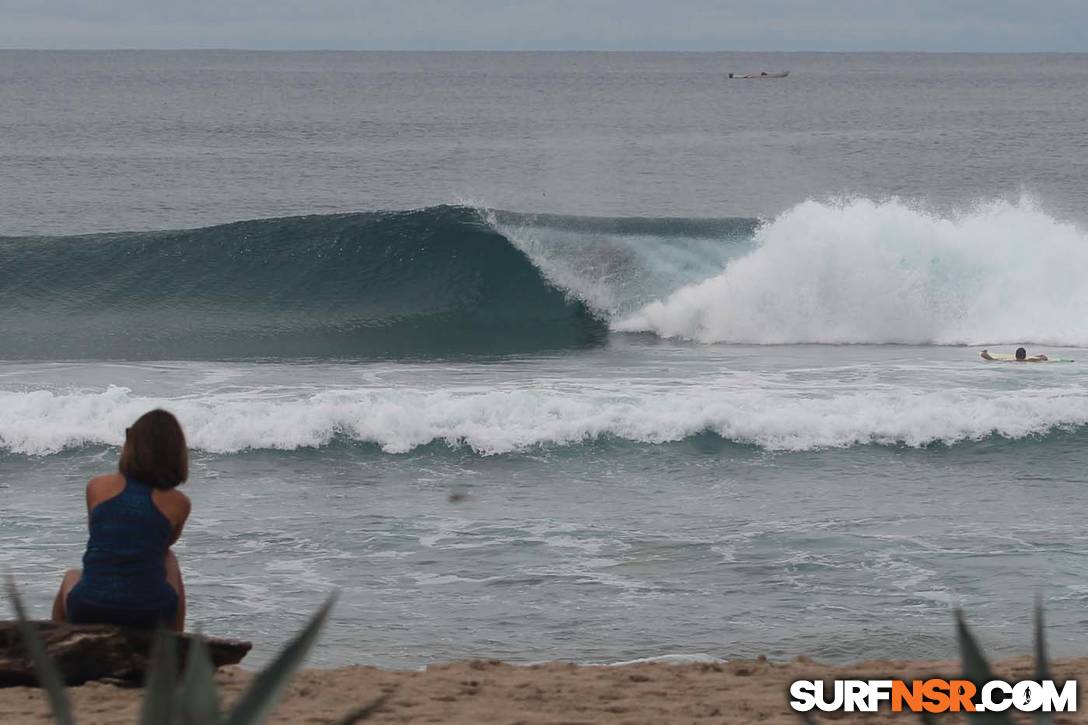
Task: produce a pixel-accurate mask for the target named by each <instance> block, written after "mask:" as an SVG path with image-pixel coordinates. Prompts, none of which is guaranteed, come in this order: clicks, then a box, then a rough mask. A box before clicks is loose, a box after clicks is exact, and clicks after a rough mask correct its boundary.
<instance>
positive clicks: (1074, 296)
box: [613, 199, 1088, 347]
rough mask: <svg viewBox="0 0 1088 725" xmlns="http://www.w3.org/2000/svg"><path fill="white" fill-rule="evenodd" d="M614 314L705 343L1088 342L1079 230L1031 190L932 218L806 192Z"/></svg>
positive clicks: (1086, 253) (643, 327)
mask: <svg viewBox="0 0 1088 725" xmlns="http://www.w3.org/2000/svg"><path fill="white" fill-rule="evenodd" d="M754 244H755V249H754V250H753V251H751V252H750V253H748V254H746V255H743V256H741V257H739V258H736V259H734V260H732V261H730V262H729V263H728V264H727V265H725V267H724V269H723V270H721V271H720V272H719V273H718V274H716V275H714V276H713V277H711V278H710V279H707V280H704V281H702V282H699V283H695V284H691V285H687V286H684V287H682V288H680V289H679V290H677V291H675V292H673V293H672V294H670V295H668V296H666V297H664V298H663V299H661V300H657V301H654V302H651V303H649V304H647V305H646V306H644V307H643V308H642V309H641V310H638V311H636V312H634V313H632V314H630V315H628V316H626V317H624V318H623V319H621V320H618V321H617V322H616V323H615V324H614V325H613V327H614V329H616V330H624V331H649V332H653V333H656V334H658V335H660V336H663V337H679V338H686V339H690V340H697V341H700V342H744V343H755V344H779V343H905V344H936V345H956V344H982V343H991V344H992V343H1015V342H1035V343H1042V344H1050V345H1066V346H1071V347H1075V346H1082V345H1085V344H1088V285H1086V284H1085V282H1084V270H1085V269H1088V235H1086V234H1085V233H1084V232H1083V231H1081V230H1080V229H1078V228H1077V227H1075V226H1074V225H1072V224H1069V223H1065V222H1061V221H1059V220H1056V219H1054V218H1053V217H1051V216H1049V215H1047V214H1046V213H1045V212H1043V211H1042V210H1041V209H1040V208H1038V206H1037V205H1035V204H1034V203H1033V202H1031V201H1030V200H1022V201H1020V202H1019V203H1009V202H1004V201H998V202H991V203H987V204H982V205H979V206H978V207H976V208H974V209H972V210H970V211H967V212H963V213H959V214H953V215H946V216H941V215H938V214H935V213H931V212H927V211H924V210H921V209H919V208H917V207H915V206H912V205H910V204H906V203H904V202H901V201H896V200H890V201H884V202H876V201H871V200H867V199H854V200H849V201H845V202H842V203H838V204H830V203H819V202H815V201H808V202H805V203H803V204H799V205H798V206H796V207H794V208H792V209H790V210H789V211H787V212H786V213H784V214H782V215H781V216H779V217H777V218H776V219H774V220H773V221H770V222H768V223H766V224H763V225H761V226H760V227H759V229H758V230H756V232H755V240H754Z"/></svg>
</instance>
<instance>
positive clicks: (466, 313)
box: [0, 207, 607, 360]
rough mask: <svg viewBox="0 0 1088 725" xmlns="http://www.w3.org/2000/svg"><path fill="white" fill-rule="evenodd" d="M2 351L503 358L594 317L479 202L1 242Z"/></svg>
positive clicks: (594, 331) (549, 341) (587, 337)
mask: <svg viewBox="0 0 1088 725" xmlns="http://www.w3.org/2000/svg"><path fill="white" fill-rule="evenodd" d="M0 310H2V311H3V314H2V315H0V357H4V358H23V359H26V358H31V359H128V360H139V359H223V358H231V357H245V358H254V357H310V356H324V357H329V356H331V357H337V356H343V357H372V356H396V355H446V354H451V353H485V354H488V353H504V352H520V351H533V350H546V349H553V348H568V347H579V346H586V345H594V344H597V343H599V342H600V341H601V340H602V339H603V338H604V336H605V335H606V334H607V325H606V323H605V322H604V321H602V320H601V319H599V318H598V317H597V316H595V315H594V314H593V313H592V312H591V311H590V309H589V308H588V307H587V306H586V305H585V304H584V303H583V302H582V301H580V300H578V299H576V298H575V297H573V296H571V295H568V294H566V293H565V292H564V291H562V290H560V289H558V288H557V287H556V286H555V285H554V284H552V283H551V282H549V281H548V280H547V279H546V278H545V277H544V276H543V275H542V273H541V272H540V270H539V269H538V268H537V267H535V266H534V265H533V264H532V263H531V262H530V260H529V258H528V257H527V256H526V254H525V253H524V252H522V251H521V250H519V249H518V248H516V247H515V246H514V245H512V244H511V243H510V241H509V240H508V239H507V238H505V237H504V236H502V235H501V234H500V233H499V232H498V231H496V230H495V228H493V227H492V226H491V225H489V224H488V223H487V221H486V220H485V219H484V218H483V217H482V216H481V215H480V214H479V213H478V212H476V211H474V210H471V209H466V208H460V207H436V208H431V209H424V210H419V211H410V212H394V213H363V214H338V215H327V216H308V217H297V218H285V219H268V220H260V221H246V222H240V223H236V224H227V225H221V226H214V227H209V228H205V229H196V230H183V231H163V232H149V233H123V234H97V235H91V236H78V237H54V238H27V237H19V238H0Z"/></svg>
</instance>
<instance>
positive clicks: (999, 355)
mask: <svg viewBox="0 0 1088 725" xmlns="http://www.w3.org/2000/svg"><path fill="white" fill-rule="evenodd" d="M990 357H991V358H992V361H993V362H1017V360H1016V356H1015V355H1011V354H1009V353H1004V352H991V353H990ZM982 359H983V360H985V359H986V358H982ZM1036 362H1073V360H1072V359H1070V358H1067V357H1050V356H1049V355H1048V356H1047V359H1046V360H1038V361H1036Z"/></svg>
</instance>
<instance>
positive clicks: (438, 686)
mask: <svg viewBox="0 0 1088 725" xmlns="http://www.w3.org/2000/svg"><path fill="white" fill-rule="evenodd" d="M1032 668H1033V665H1032V661H1031V659H1030V658H1028V657H1022V658H1016V659H1011V660H1006V661H1003V662H1001V663H999V664H998V665H997V666H996V672H997V674H998V676H1003V677H1007V678H1009V679H1023V678H1028V677H1030V676H1031V674H1032ZM958 670H959V667H958V665H957V663H955V662H951V661H945V662H925V661H911V662H906V661H874V662H865V663H860V664H856V665H849V666H831V665H824V664H819V663H814V662H811V661H807V660H804V659H798V660H795V661H793V662H789V663H771V662H767V661H765V660H751V661H736V662H727V663H723V664H685V665H670V664H662V663H640V664H630V665H622V666H614V667H600V666H577V665H573V664H565V663H549V664H543V665H534V666H528V667H525V666H514V665H509V664H505V663H502V662H497V661H491V662H488V661H473V662H457V663H451V664H442V665H434V666H431V667H429V668H427V669H426V670H424V671H389V670H381V669H378V668H374V667H344V668H339V669H332V670H307V671H305V672H302V673H301V674H299V675H298V676H297V677H296V678H295V679H294V681H293V682H292V684H291V685H290V687H289V689H288V692H287V695H286V696H285V698H284V699H283V701H282V702H281V704H280V706H279V708H278V709H277V711H276V715H275V717H273V719H272V721H271V722H275V723H332V722H335V721H336V720H337V719H338V718H341V717H343V716H344V715H345V714H347V713H348V712H351V711H352V710H354V709H357V708H359V707H361V706H363V705H366V704H368V703H370V702H372V701H374V700H375V699H377V698H379V697H382V696H383V695H384V696H387V697H386V701H385V703H384V705H383V706H382V707H381V709H380V710H379V711H378V712H377V713H376V714H375V715H373V716H372V717H371V719H370V720H369V722H376V723H482V722H492V723H511V724H512V723H569V724H573V723H690V722H707V723H752V722H766V723H779V722H781V723H789V722H794V723H795V722H799V719H798V718H797V716H796V715H795V714H792V713H791V712H790V711H789V708H788V704H787V690H788V687H789V683H790V682H792V681H793V680H795V679H800V678H805V679H808V678H832V679H833V678H836V677H854V676H860V677H873V678H876V677H889V676H893V677H916V676H929V675H938V676H941V675H943V676H953V675H956V674H957V672H958ZM1053 671H1054V675H1055V677H1056V678H1057V679H1061V680H1064V679H1069V678H1076V677H1078V676H1079V677H1083V676H1084V675H1085V673H1086V672H1088V658H1081V659H1072V660H1062V661H1058V662H1055V663H1053ZM252 676H253V675H252V673H250V672H247V671H245V670H243V669H240V668H227V669H225V670H223V671H221V672H220V674H219V682H220V685H221V687H222V691H223V693H224V697H225V699H227V700H230V699H233V698H235V697H237V696H238V694H239V693H240V691H241V690H242V689H243V688H244V687H245V685H246V684H247V683H248V682H249V681H250V680H251V678H252ZM70 695H71V697H72V700H73V702H74V704H75V710H76V715H77V718H78V722H79V723H81V725H114V724H117V723H129V722H135V719H136V715H137V712H138V705H139V700H140V691H139V690H136V689H123V688H118V687H114V686H112V685H104V684H97V683H96V684H89V685H85V686H83V687H77V688H72V689H71V690H70ZM1081 697H1082V695H1081ZM823 719H827V720H832V719H834V720H835V721H836V722H871V723H884V722H888V723H891V722H915V719H914V718H913V717H912V716H909V715H893V714H891V713H888V712H882V713H879V714H877V715H873V716H860V715H850V716H847V715H844V714H837V715H835V716H834V717H831V716H825V718H823ZM47 721H48V705H47V704H46V703H45V701H44V699H43V698H42V694H41V692H40V691H38V690H35V689H30V688H9V689H4V690H0V722H4V723H8V724H10V725H17V724H21V723H41V722H47ZM942 721H944V722H955V721H956V720H955V719H954V718H951V717H949V718H943V719H942ZM1025 722H1027V721H1026V720H1025ZM1056 722H1059V723H1074V722H1076V723H1081V722H1088V715H1086V714H1085V713H1083V712H1082V713H1078V714H1076V715H1074V716H1060V717H1057V718H1056Z"/></svg>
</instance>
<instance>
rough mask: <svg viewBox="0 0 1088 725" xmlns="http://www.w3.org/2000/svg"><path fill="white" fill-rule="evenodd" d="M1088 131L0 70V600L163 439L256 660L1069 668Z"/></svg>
mask: <svg viewBox="0 0 1088 725" xmlns="http://www.w3.org/2000/svg"><path fill="white" fill-rule="evenodd" d="M764 69H766V70H778V69H788V70H790V71H791V74H790V77H789V78H787V79H784V80H780V81H739V80H729V79H728V78H727V76H726V74H727V73H728V72H730V71H734V72H741V71H750V70H756V71H758V70H764ZM1086 108H1088V56H1080V55H1055V56H1050V55H1025V56H1014V55H993V56H984V55H949V56H944V55H910V54H876V55H838V54H812V55H808V54H777V55H776V54H768V55H758V54H730V53H722V54H622V53H621V54H612V53H609V54H592V53H589V54H579V53H573V54H490V53H480V54H473V53H464V54H435V53H240V52H179V53H165V52H163V53H160V52H89V53H54V52H25V51H18V52H16V51H7V52H0V168H2V169H3V170H4V173H3V174H0V235H3V236H0V502H2V505H0V570H3V571H8V572H11V573H12V574H14V576H15V578H16V580H17V581H18V583H19V585H20V587H21V588H22V589H23V590H24V592H25V594H26V596H27V598H28V599H29V601H30V603H31V604H32V605H33V606H34V608H35V609H36V610H37V611H38V612H39V613H41V614H42V615H43V616H44V615H45V613H46V612H47V607H48V606H49V602H50V600H51V597H52V594H53V592H54V591H55V587H56V584H57V583H59V579H60V575H61V573H62V571H63V570H64V569H66V568H69V567H71V566H75V565H76V564H77V563H78V558H79V556H80V555H81V553H82V547H83V544H84V543H85V512H84V511H83V502H82V487H83V485H84V483H85V482H86V479H87V478H88V477H90V476H92V475H95V474H97V473H102V472H105V471H108V470H110V469H111V468H113V467H114V466H115V464H116V458H117V455H118V445H119V443H120V441H121V438H122V435H123V430H124V428H125V426H126V425H128V424H129V423H130V422H131V421H132V420H134V419H135V418H136V417H137V416H138V415H139V414H141V413H143V412H144V411H146V410H147V409H149V408H152V407H155V406H162V407H166V408H168V409H170V410H172V411H173V412H175V413H176V414H177V415H178V416H179V418H180V419H181V421H182V424H183V425H184V427H185V429H186V432H187V434H188V438H189V442H190V444H191V446H192V449H193V452H192V455H193V475H192V480H191V481H190V482H189V483H188V484H187V485H186V491H187V492H188V493H189V494H190V496H191V497H192V498H193V501H194V514H193V517H192V520H191V522H190V524H189V525H188V527H187V530H186V532H185V535H184V537H183V539H182V541H181V543H180V544H179V545H178V547H177V552H178V556H179V559H180V560H181V562H182V567H183V571H184V573H185V576H186V581H187V586H188V592H189V597H190V616H191V622H192V623H193V624H199V625H200V626H201V627H202V628H203V629H204V630H205V631H207V632H209V633H215V634H226V635H233V636H241V637H246V638H250V639H253V640H255V641H256V642H257V643H258V649H257V651H256V652H255V654H254V658H253V659H254V662H260V661H263V660H265V659H267V657H268V656H269V652H271V651H272V647H273V645H275V644H278V643H279V642H281V641H282V640H283V639H284V638H285V637H286V636H287V633H288V632H290V631H292V630H294V629H296V628H297V627H299V626H301V624H302V622H303V621H304V620H305V618H306V616H307V615H308V614H309V613H310V612H312V611H313V610H314V609H315V608H316V607H317V606H318V604H319V603H320V602H321V601H322V600H323V599H324V597H325V596H326V595H327V594H328V593H329V592H331V591H334V590H338V591H339V592H340V599H339V602H338V604H337V607H336V610H335V612H334V616H333V620H332V622H331V624H330V626H329V628H328V630H327V632H326V634H325V636H324V639H323V640H322V643H321V645H320V647H319V650H318V652H317V654H316V656H315V662H316V663H318V664H323V665H333V664H346V663H361V664H376V665H382V666H394V667H416V666H421V665H424V664H426V663H428V662H434V661H441V660H450V659H461V658H468V657H501V658H504V659H507V660H511V661H515V662H532V661H538V660H544V659H567V660H573V661H580V662H614V661H622V660H630V659H635V658H639V657H653V656H663V655H696V654H704V655H711V656H714V657H722V658H731V657H751V656H755V655H759V654H766V655H768V656H771V657H779V658H786V657H792V656H796V655H801V654H804V655H807V656H811V657H816V658H820V659H826V660H831V661H851V660H857V659H861V658H873V657H894V658H907V657H947V656H950V655H951V654H952V653H953V652H954V636H953V631H952V628H951V622H952V608H953V607H954V606H957V605H959V606H962V607H964V608H965V610H966V611H967V613H968V617H969V619H970V620H971V621H972V623H973V624H974V625H975V626H976V628H977V629H978V631H979V633H980V635H981V638H982V640H983V642H984V643H985V645H986V646H987V647H988V648H989V649H990V650H992V651H994V652H995V653H1000V654H1011V653H1020V652H1025V651H1027V648H1028V647H1029V643H1030V639H1031V635H1030V631H1031V630H1030V619H1031V606H1032V601H1033V598H1034V597H1035V596H1036V594H1039V595H1041V596H1042V597H1043V600H1044V602H1045V603H1046V606H1047V615H1048V620H1049V625H1050V632H1051V634H1050V637H1051V642H1052V648H1053V649H1054V650H1055V652H1056V653H1058V654H1073V653H1080V654H1082V653H1083V652H1084V650H1085V648H1086V646H1088V636H1086V635H1085V634H1084V633H1085V631H1088V630H1086V629H1085V626H1084V624H1085V617H1084V614H1083V612H1084V611H1085V605H1086V604H1088V585H1086V584H1085V581H1086V578H1088V533H1086V531H1085V528H1084V526H1083V523H1082V518H1083V517H1082V515H1081V511H1082V508H1083V506H1084V505H1085V503H1086V502H1088V489H1086V484H1088V476H1086V473H1085V471H1086V466H1088V450H1086V448H1085V445H1084V444H1085V441H1086V438H1085V435H1086V432H1088V387H1086V384H1088V372H1086V371H1088V291H1086V289H1088V288H1086V287H1085V286H1084V284H1083V281H1084V275H1085V271H1086V270H1088V223H1086V219H1085V216H1084V211H1083V210H1084V209H1085V207H1086V202H1088V192H1086V189H1085V185H1084V182H1083V179H1084V175H1085V170H1086V168H1088V133H1086V131H1085V127H1084V124H1083V117H1084V112H1085V109H1086ZM1018 344H1026V345H1028V346H1029V348H1030V349H1031V350H1032V351H1033V352H1034V351H1036V350H1039V351H1045V352H1047V353H1049V354H1051V355H1058V356H1062V357H1066V358H1072V359H1074V360H1076V362H1074V363H1068V364H1067V363H1054V364H1046V365H1009V364H987V363H984V362H982V361H981V360H980V359H979V357H978V352H979V350H981V349H982V348H984V347H989V348H990V349H992V350H1002V351H1007V350H1009V349H1011V348H1012V347H1014V346H1016V345H1018ZM1082 360H1083V362H1082Z"/></svg>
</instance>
